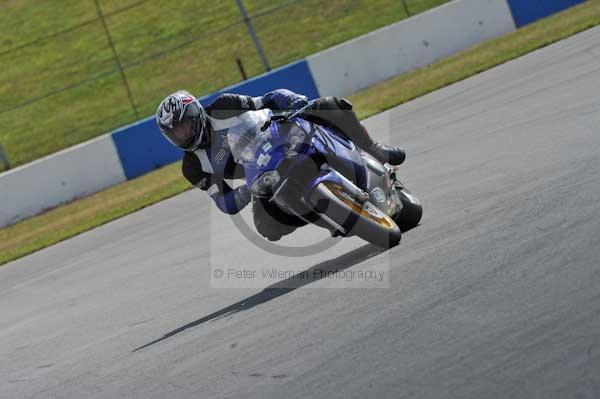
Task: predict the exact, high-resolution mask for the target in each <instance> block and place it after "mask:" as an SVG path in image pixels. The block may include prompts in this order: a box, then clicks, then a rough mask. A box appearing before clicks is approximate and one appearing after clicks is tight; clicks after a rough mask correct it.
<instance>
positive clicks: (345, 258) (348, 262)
mask: <svg viewBox="0 0 600 399" xmlns="http://www.w3.org/2000/svg"><path fill="white" fill-rule="evenodd" d="M385 251H386V249H384V248H381V247H378V246H376V245H373V244H367V245H363V246H362V247H360V248H357V249H354V250H352V251H350V252H348V253H346V254H343V255H341V256H338V257H337V258H334V259H330V260H327V261H325V262H321V263H319V264H317V265H314V266H312V267H311V268H309V269H307V270H306V271H304V272H303V273H306V275H308V276H315V275H317V276H315V277H313V278H296V277H290V278H288V279H285V280H282V281H279V282H277V283H275V284H272V285H270V286H268V287H267V288H265V289H263V290H262V291H261V292H259V293H257V294H254V295H252V296H249V297H247V298H244V299H242V300H241V301H239V302H236V303H234V304H233V305H230V306H227V307H225V308H223V309H221V310H217V311H216V312H214V313H211V314H209V315H208V316H204V317H202V318H200V319H198V320H194V321H192V322H191V323H187V324H185V325H183V326H181V327H179V328H176V329H175V330H172V331H169V332H168V333H166V334H165V335H163V336H162V337H160V338H158V339H156V340H154V341H152V342H149V343H147V344H145V345H143V346H140V347H139V348H136V349H134V350H133V351H132V352H137V351H139V350H141V349H144V348H147V347H149V346H152V345H154V344H157V343H159V342H161V341H164V340H166V339H168V338H171V337H173V336H175V335H177V334H179V333H182V332H184V331H185V330H187V329H190V328H194V327H198V326H199V325H201V324H204V323H206V322H209V321H213V320H217V319H220V318H223V317H227V316H231V315H234V314H236V313H238V312H241V311H244V310H248V309H252V308H253V307H255V306H258V305H260V304H262V303H265V302H268V301H270V300H272V299H275V298H277V297H280V296H282V295H285V294H287V293H289V292H291V291H294V290H295V289H298V288H300V287H303V286H305V285H307V284H310V283H313V282H315V281H317V280H320V279H321V278H322V277H318V276H319V275H321V276H322V275H325V274H326V272H328V271H336V270H338V271H339V270H345V269H348V268H350V267H352V266H354V265H356V264H358V263H360V262H363V261H365V260H367V259H369V258H372V257H373V256H376V255H379V254H380V253H383V252H385ZM315 269H320V270H322V271H324V272H325V273H322V274H320V273H313V270H315Z"/></svg>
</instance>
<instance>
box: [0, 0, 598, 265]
mask: <svg viewBox="0 0 600 399" xmlns="http://www.w3.org/2000/svg"><path fill="white" fill-rule="evenodd" d="M598 24H600V0H593V1H590V2H587V3H584V4H582V5H579V6H577V7H573V8H571V9H569V10H567V11H564V12H562V13H560V14H556V15H554V16H552V17H549V18H546V19H544V20H542V21H539V22H537V23H535V24H532V25H529V26H527V27H525V28H523V29H520V30H518V31H516V32H514V33H511V34H508V35H506V36H503V37H501V38H498V39H493V40H490V41H488V42H485V43H482V44H480V45H478V46H475V47H473V48H471V49H469V50H467V51H464V52H462V53H460V54H457V55H455V56H452V57H450V58H447V59H444V60H441V61H439V62H437V63H434V64H433V65H430V66H428V67H426V68H422V69H419V70H416V71H414V72H410V73H407V74H404V75H401V76H398V77H396V78H393V79H390V80H388V81H386V82H383V83H381V84H379V85H376V86H373V87H371V88H369V89H367V90H364V91H362V92H360V93H357V94H355V95H353V96H351V100H352V102H353V103H354V104H355V106H356V108H357V109H359V110H360V109H369V110H378V111H382V110H385V109H388V108H391V107H393V106H396V105H398V104H401V103H403V102H406V101H408V100H411V99H413V98H416V97H419V96H422V95H424V94H426V93H429V92H431V91H433V90H436V89H438V88H441V87H443V86H446V85H449V84H451V83H454V82H457V81H459V80H462V79H465V78H467V77H469V76H472V75H474V74H477V73H479V72H481V71H484V70H486V69H489V68H491V67H493V66H495V65H498V64H501V63H503V62H506V61H509V60H511V59H514V58H516V57H519V56H521V55H524V54H526V53H528V52H531V51H533V50H535V49H538V48H541V47H543V46H546V45H548V44H550V43H553V42H556V41H558V40H560V39H564V38H566V37H568V36H571V35H573V34H575V33H577V32H580V31H582V30H585V29H587V28H590V27H593V26H596V25H598ZM374 112H376V111H369V113H363V114H361V116H362V117H366V116H369V115H371V114H373V113H374ZM179 168H180V164H179V163H177V164H174V165H171V166H168V167H165V168H163V169H160V170H158V171H155V172H153V173H150V174H147V175H145V176H142V177H140V178H138V179H135V180H131V181H129V182H125V183H123V184H120V185H118V186H115V187H112V188H110V189H108V190H105V191H102V192H100V193H97V194H95V195H92V196H90V197H87V198H84V199H81V200H78V201H74V202H72V203H70V204H67V205H65V206H62V207H59V208H56V209H54V210H51V211H49V212H46V213H44V214H42V215H39V216H36V217H33V218H31V219H28V220H25V221H22V222H20V223H17V224H15V225H13V226H9V227H7V228H4V229H1V230H0V264H3V263H6V262H9V261H11V260H14V259H17V258H19V257H22V256H24V255H27V254H29V253H31V252H34V251H36V250H39V249H41V248H44V247H47V246H49V245H52V244H54V243H57V242H59V241H61V240H64V239H66V238H69V237H72V236H74V235H76V234H78V233H81V232H83V231H86V230H89V229H92V228H94V227H96V226H99V225H101V224H103V223H106V222H109V221H111V220H114V219H116V218H118V217H120V216H123V215H126V214H128V213H131V212H133V211H135V210H138V209H140V208H143V207H145V206H148V205H150V204H153V203H155V202H158V201H160V200H162V199H165V198H168V197H170V196H173V195H176V194H178V193H181V192H183V191H185V190H186V189H189V188H190V185H189V184H188V183H187V182H186V181H185V180H184V179H183V178H182V177H181V172H180V170H179Z"/></svg>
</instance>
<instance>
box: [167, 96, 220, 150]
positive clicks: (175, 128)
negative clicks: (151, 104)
mask: <svg viewBox="0 0 600 399" xmlns="http://www.w3.org/2000/svg"><path fill="white" fill-rule="evenodd" d="M156 123H157V124H158V128H159V129H160V132H161V133H162V134H163V136H165V138H166V139H167V140H169V142H170V143H171V144H173V145H174V146H176V147H179V148H181V149H182V150H184V151H195V150H197V149H198V148H200V147H202V146H204V145H206V144H207V142H208V141H209V136H210V134H209V132H208V131H207V123H206V112H205V111H204V108H203V107H202V105H201V104H200V102H198V100H196V98H195V97H194V96H192V95H191V94H190V93H189V92H187V91H185V90H180V91H178V92H175V93H173V94H171V95H170V96H167V98H165V99H164V100H163V101H162V102H161V103H160V105H159V106H158V109H157V110H156Z"/></svg>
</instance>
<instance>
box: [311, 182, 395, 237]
mask: <svg viewBox="0 0 600 399" xmlns="http://www.w3.org/2000/svg"><path fill="white" fill-rule="evenodd" d="M307 202H308V203H309V205H310V206H311V207H312V208H313V210H314V211H315V212H317V213H318V214H322V215H325V216H326V217H328V218H330V219H331V220H333V221H334V222H335V223H337V224H338V225H340V226H342V227H343V228H344V229H346V230H348V233H347V234H346V235H357V236H359V237H360V238H362V239H364V240H366V241H368V242H370V243H372V244H375V245H377V246H380V247H383V248H391V247H393V246H396V245H398V243H399V242H400V238H401V236H402V233H401V231H400V228H399V227H398V225H396V223H395V222H394V220H393V219H392V218H390V217H389V216H388V215H386V214H385V213H383V211H381V210H380V209H379V208H377V207H375V205H373V204H371V203H370V202H366V203H365V204H364V205H360V204H359V203H357V202H356V201H355V200H354V199H353V198H352V197H351V196H350V195H348V194H346V193H344V192H343V190H342V188H341V187H340V186H339V185H337V184H334V183H331V182H322V183H319V184H318V185H317V186H316V187H315V188H314V190H313V191H312V193H311V194H310V196H309V198H307Z"/></svg>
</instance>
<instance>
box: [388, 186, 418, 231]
mask: <svg viewBox="0 0 600 399" xmlns="http://www.w3.org/2000/svg"><path fill="white" fill-rule="evenodd" d="M398 197H399V198H400V201H401V202H402V211H400V214H398V216H396V217H395V218H394V221H395V222H396V223H397V224H398V227H400V230H402V232H405V231H408V230H410V229H412V228H415V227H417V225H418V224H419V222H420V221H421V217H422V216H423V206H422V205H421V203H420V202H419V200H418V199H417V198H416V197H415V196H414V195H412V194H411V192H410V191H408V190H407V189H406V188H403V189H402V190H401V191H399V192H398Z"/></svg>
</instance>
